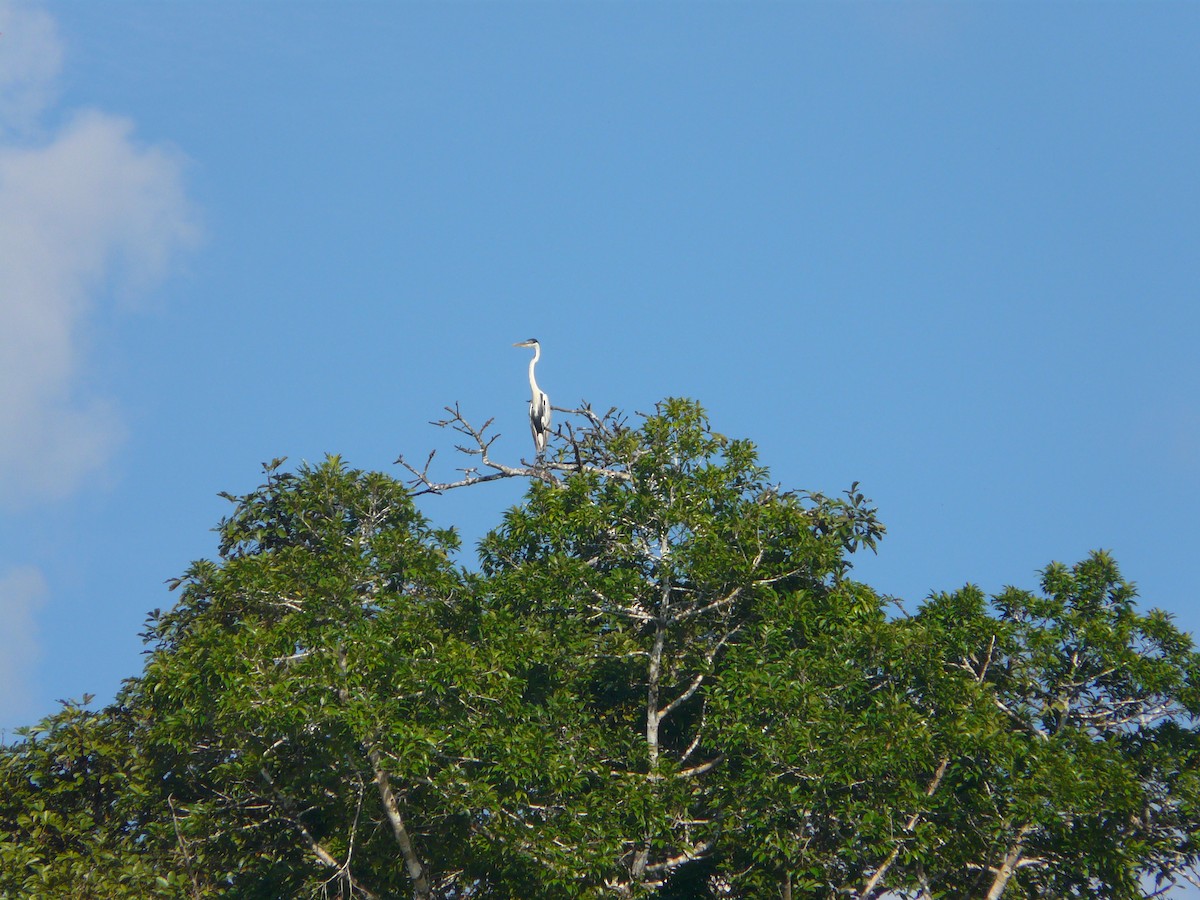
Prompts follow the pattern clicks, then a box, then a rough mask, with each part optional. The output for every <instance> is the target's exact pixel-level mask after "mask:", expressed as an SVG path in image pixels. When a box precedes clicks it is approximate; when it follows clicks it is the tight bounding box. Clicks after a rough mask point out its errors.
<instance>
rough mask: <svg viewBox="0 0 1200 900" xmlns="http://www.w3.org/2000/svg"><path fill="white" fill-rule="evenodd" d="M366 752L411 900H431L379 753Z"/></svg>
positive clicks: (427, 881) (374, 751)
mask: <svg viewBox="0 0 1200 900" xmlns="http://www.w3.org/2000/svg"><path fill="white" fill-rule="evenodd" d="M367 752H368V755H369V756H370V758H371V769H372V771H373V772H374V773H375V784H376V786H377V787H378V788H379V799H380V800H381V801H382V802H383V811H384V812H385V813H386V814H387V818H388V822H389V823H390V824H391V826H392V834H393V836H394V837H395V838H396V844H397V846H399V848H400V855H401V856H403V857H404V866H405V868H406V869H408V877H409V878H410V879H411V880H412V886H413V900H432V898H433V888H432V887H431V886H430V884H429V875H428V874H427V873H426V872H425V867H424V866H423V865H422V864H421V859H420V857H418V856H417V851H416V850H415V849H413V844H412V838H410V837H409V834H408V829H407V828H406V827H405V826H404V819H403V818H402V817H401V815H400V804H399V803H398V802H397V801H396V795H395V794H394V793H393V792H392V786H391V783H390V782H389V781H388V774H387V771H386V770H384V768H383V765H382V762H381V760H380V756H379V751H378V750H377V749H376V748H374V747H371V748H370V749H369V750H368V751H367Z"/></svg>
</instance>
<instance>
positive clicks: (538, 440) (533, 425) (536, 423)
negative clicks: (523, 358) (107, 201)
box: [513, 338, 550, 456]
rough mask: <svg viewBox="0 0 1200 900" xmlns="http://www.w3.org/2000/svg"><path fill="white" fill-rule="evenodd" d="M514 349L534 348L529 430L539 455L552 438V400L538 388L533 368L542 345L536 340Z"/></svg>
mask: <svg viewBox="0 0 1200 900" xmlns="http://www.w3.org/2000/svg"><path fill="white" fill-rule="evenodd" d="M513 346H514V347H532V348H533V359H531V360H530V361H529V390H530V391H531V392H532V394H533V397H532V399H531V400H530V401H529V430H530V432H531V433H532V434H533V445H534V447H536V448H537V455H538V456H541V455H542V454H543V453H545V452H546V441H547V440H548V439H549V437H550V398H549V397H547V396H546V392H545V391H543V390H542V389H541V388H539V387H538V384H537V379H535V378H534V377H533V367H534V366H536V365H537V361H538V360H539V359H541V358H542V345H541V344H539V343H538V342H537V339H536V338H530V339H529V340H527V341H521V342H520V343H516V344H513Z"/></svg>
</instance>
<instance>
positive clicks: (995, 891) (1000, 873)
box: [985, 825, 1031, 900]
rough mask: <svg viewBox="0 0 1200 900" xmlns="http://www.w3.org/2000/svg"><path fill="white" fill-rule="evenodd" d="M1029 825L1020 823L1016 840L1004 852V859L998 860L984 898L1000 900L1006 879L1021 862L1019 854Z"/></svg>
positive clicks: (1023, 848) (1021, 852)
mask: <svg viewBox="0 0 1200 900" xmlns="http://www.w3.org/2000/svg"><path fill="white" fill-rule="evenodd" d="M1030 827H1031V826H1029V825H1022V826H1021V830H1020V831H1018V832H1017V837H1016V840H1014V841H1013V842H1012V845H1011V846H1009V848H1008V851H1007V852H1006V853H1005V854H1004V859H1003V860H1001V862H1000V867H999V868H998V869H996V877H995V878H994V879H992V886H991V888H990V889H989V890H988V892H987V897H986V898H985V900H1000V897H1001V896H1002V895H1003V894H1004V889H1005V888H1006V887H1008V880H1009V879H1010V878H1012V876H1013V873H1014V872H1016V871H1017V867H1018V866H1019V865H1020V864H1021V856H1022V854H1023V853H1024V850H1025V836H1026V835H1027V834H1029V831H1030Z"/></svg>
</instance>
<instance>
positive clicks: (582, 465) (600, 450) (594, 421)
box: [396, 403, 632, 495]
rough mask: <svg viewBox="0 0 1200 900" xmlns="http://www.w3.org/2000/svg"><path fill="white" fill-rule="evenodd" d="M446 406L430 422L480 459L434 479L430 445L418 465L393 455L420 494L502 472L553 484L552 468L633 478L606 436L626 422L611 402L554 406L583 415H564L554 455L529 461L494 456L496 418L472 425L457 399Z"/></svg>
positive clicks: (556, 433) (502, 475) (459, 447)
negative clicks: (597, 406)
mask: <svg viewBox="0 0 1200 900" xmlns="http://www.w3.org/2000/svg"><path fill="white" fill-rule="evenodd" d="M445 409H446V413H447V417H446V418H444V419H438V420H436V421H433V422H430V423H429V424H431V425H436V426H437V427H438V428H449V429H451V430H453V431H455V432H457V433H458V434H460V435H462V436H463V437H464V438H466V439H467V440H465V441H463V442H461V443H456V444H455V445H454V449H455V450H457V451H458V452H459V453H462V454H463V455H465V456H468V457H475V458H476V459H477V460H478V462H477V464H475V465H470V466H462V467H460V468H458V469H457V470H456V471H458V472H460V473H462V477H461V478H458V479H456V480H453V481H438V480H436V479H435V478H433V477H432V476H430V474H429V468H430V465H431V464H432V463H433V458H434V456H436V455H437V451H436V450H431V451H430V453H429V456H428V457H427V458H426V459H425V463H424V464H423V465H422V466H420V467H419V468H418V467H417V466H415V465H413V464H412V463H410V462H409V461H408V460H407V459H405V458H404V456H403V455H401V456H400V457H398V458H397V459H396V463H397V464H398V465H401V466H403V467H404V468H406V469H407V470H408V471H409V472H410V473H411V474H412V476H413V477H412V479H411V480H410V484H411V485H412V486H413V488H414V493H416V494H418V495H420V494H440V493H443V492H444V491H449V490H453V489H454V488H460V487H468V486H470V485H473V484H483V483H484V482H488V481H496V480H498V479H501V478H539V479H541V480H543V481H545V482H547V483H548V484H556V483H557V482H558V479H557V478H556V477H555V475H554V473H556V472H560V473H565V474H570V473H573V472H587V473H589V474H593V475H599V476H601V477H602V478H616V479H619V480H622V481H629V480H630V479H631V478H632V476H631V475H630V473H629V471H628V467H627V466H626V465H622V464H620V463H618V462H617V461H616V460H615V459H614V458H613V456H612V454H611V453H610V452H608V450H607V446H606V445H607V442H608V440H609V439H610V438H612V437H613V436H614V435H616V434H617V433H619V432H620V431H622V430H624V428H625V425H624V421H623V420H622V419H620V418H619V417H618V416H617V415H616V409H615V408H614V409H610V410H609V411H608V412H606V413H604V414H603V415H601V414H598V413H597V412H595V410H593V409H592V408H591V406H590V405H589V404H588V403H582V404H581V405H580V406H579V408H578V409H571V408H566V407H560V406H555V407H552V409H554V410H555V411H557V412H561V413H566V414H567V415H569V416H575V417H576V418H577V419H583V422H582V423H580V422H578V421H574V422H573V421H571V420H567V421H565V422H562V423H560V424H559V425H558V427H557V428H556V429H555V430H554V432H553V434H552V436H551V440H552V442H553V443H554V444H555V447H554V454H553V457H552V458H539V459H536V460H534V461H533V462H529V461H528V460H525V459H522V460H521V461H520V465H509V464H507V463H502V462H500V461H498V460H495V459H493V458H492V456H491V448H492V444H494V443H495V442H496V439H497V438H498V437H500V434H499V432H492V431H490V429H491V427H492V423H493V422H495V419H494V418H491V419H488V420H487V421H486V422H484V423H483V425H481V426H475V425H472V424H471V423H470V422H469V421H468V420H467V419H466V417H465V416H463V414H462V410H461V409H460V408H459V405H458V404H457V403H455V404H454V405H453V406H447V407H446V408H445Z"/></svg>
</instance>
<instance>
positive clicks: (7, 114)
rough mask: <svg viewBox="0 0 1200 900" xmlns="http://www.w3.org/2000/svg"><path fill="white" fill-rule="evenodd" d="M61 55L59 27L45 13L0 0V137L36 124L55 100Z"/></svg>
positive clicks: (21, 131) (19, 131) (22, 4)
mask: <svg viewBox="0 0 1200 900" xmlns="http://www.w3.org/2000/svg"><path fill="white" fill-rule="evenodd" d="M62 58H63V52H62V44H61V42H60V41H59V38H58V29H57V28H56V27H55V24H54V19H53V18H52V17H51V16H50V15H49V14H48V13H46V12H45V11H43V10H40V9H35V8H33V7H31V6H29V5H28V4H26V3H16V2H7V0H0V136H4V135H5V133H12V132H16V133H24V132H28V131H31V130H33V129H34V128H36V127H37V124H38V117H39V116H40V115H41V113H42V111H43V110H45V109H46V107H48V106H49V105H50V103H51V102H52V101H53V100H54V97H55V79H56V78H57V76H58V73H59V70H60V69H61V68H62Z"/></svg>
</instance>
